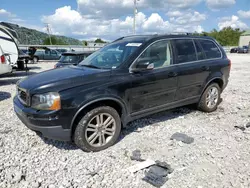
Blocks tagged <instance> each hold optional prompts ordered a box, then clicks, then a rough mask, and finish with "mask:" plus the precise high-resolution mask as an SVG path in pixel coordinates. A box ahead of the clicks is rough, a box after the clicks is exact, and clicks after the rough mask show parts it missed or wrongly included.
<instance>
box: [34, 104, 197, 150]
mask: <svg viewBox="0 0 250 188" xmlns="http://www.w3.org/2000/svg"><path fill="white" fill-rule="evenodd" d="M193 111H195V108H194V106H193V105H189V106H185V107H182V108H176V109H173V110H169V111H164V112H160V113H157V114H154V115H151V116H148V117H144V118H141V119H138V120H135V121H132V122H131V123H129V124H128V125H127V126H126V127H125V128H124V129H123V130H122V133H121V136H120V139H119V141H118V142H120V141H121V140H122V139H124V138H125V137H126V136H127V135H129V134H131V133H133V132H140V130H139V129H141V128H144V127H146V126H150V125H154V126H160V125H158V123H160V122H164V121H168V120H171V119H175V118H178V117H182V116H184V115H186V114H189V113H191V112H193ZM37 135H38V136H39V137H40V138H41V139H42V140H43V141H44V143H46V144H48V145H52V146H54V147H56V148H58V149H61V150H78V149H79V148H78V147H77V146H76V145H75V144H74V143H72V142H63V141H57V140H52V139H48V138H45V137H43V135H42V134H41V133H39V132H37Z"/></svg>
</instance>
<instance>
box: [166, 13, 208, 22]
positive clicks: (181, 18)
mask: <svg viewBox="0 0 250 188" xmlns="http://www.w3.org/2000/svg"><path fill="white" fill-rule="evenodd" d="M170 20H171V22H173V23H176V24H179V25H185V24H191V23H192V24H194V23H200V22H202V21H205V20H206V15H205V14H201V13H199V12H196V11H189V12H184V13H183V14H179V15H178V16H174V17H172V18H170Z"/></svg>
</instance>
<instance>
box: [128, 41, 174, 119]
mask: <svg viewBox="0 0 250 188" xmlns="http://www.w3.org/2000/svg"><path fill="white" fill-rule="evenodd" d="M151 57H152V59H154V57H158V60H153V61H152V62H151V61H150V63H153V64H154V69H153V70H147V71H144V72H139V73H131V75H130V76H131V78H130V79H131V81H132V88H131V91H130V92H129V95H130V96H129V98H130V111H131V113H132V116H133V115H140V114H144V113H147V112H154V111H157V110H159V109H161V110H162V109H163V108H164V107H166V106H167V105H168V104H170V103H172V102H173V101H174V99H175V94H176V90H177V77H176V76H177V75H176V71H177V67H176V66H174V65H173V63H172V48H171V43H170V41H169V40H163V41H158V42H155V43H153V44H152V45H151V46H149V47H148V48H147V49H146V50H145V51H144V52H143V53H142V55H141V56H140V57H139V58H149V59H150V58H151ZM139 58H138V59H139ZM135 66H136V62H135Z"/></svg>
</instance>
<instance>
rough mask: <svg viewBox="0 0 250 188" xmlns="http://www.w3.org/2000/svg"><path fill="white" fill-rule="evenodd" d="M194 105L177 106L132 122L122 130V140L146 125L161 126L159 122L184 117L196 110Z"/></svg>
mask: <svg viewBox="0 0 250 188" xmlns="http://www.w3.org/2000/svg"><path fill="white" fill-rule="evenodd" d="M195 110H196V109H195V106H194V105H188V106H184V107H180V108H175V109H172V110H168V111H163V112H159V113H157V114H154V115H150V116H147V117H144V118H141V119H138V120H135V121H132V122H130V123H129V124H128V125H127V126H126V127H125V128H124V129H123V131H122V133H121V137H120V141H121V140H122V139H124V138H125V137H126V136H127V135H129V134H131V133H133V132H138V133H139V132H141V131H140V129H142V128H144V127H146V126H161V125H160V124H159V123H161V122H165V121H168V120H171V119H176V118H183V116H185V115H187V114H189V113H191V112H193V111H195Z"/></svg>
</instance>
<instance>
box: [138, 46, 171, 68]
mask: <svg viewBox="0 0 250 188" xmlns="http://www.w3.org/2000/svg"><path fill="white" fill-rule="evenodd" d="M141 58H148V59H149V60H150V59H151V61H150V63H154V68H155V69H157V68H162V67H166V66H169V65H170V64H171V63H172V62H171V61H172V58H171V48H170V42H169V41H161V42H156V43H154V44H153V45H151V46H150V47H149V48H148V49H147V50H146V51H145V52H143V54H142V55H141V56H140V58H139V59H141Z"/></svg>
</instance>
